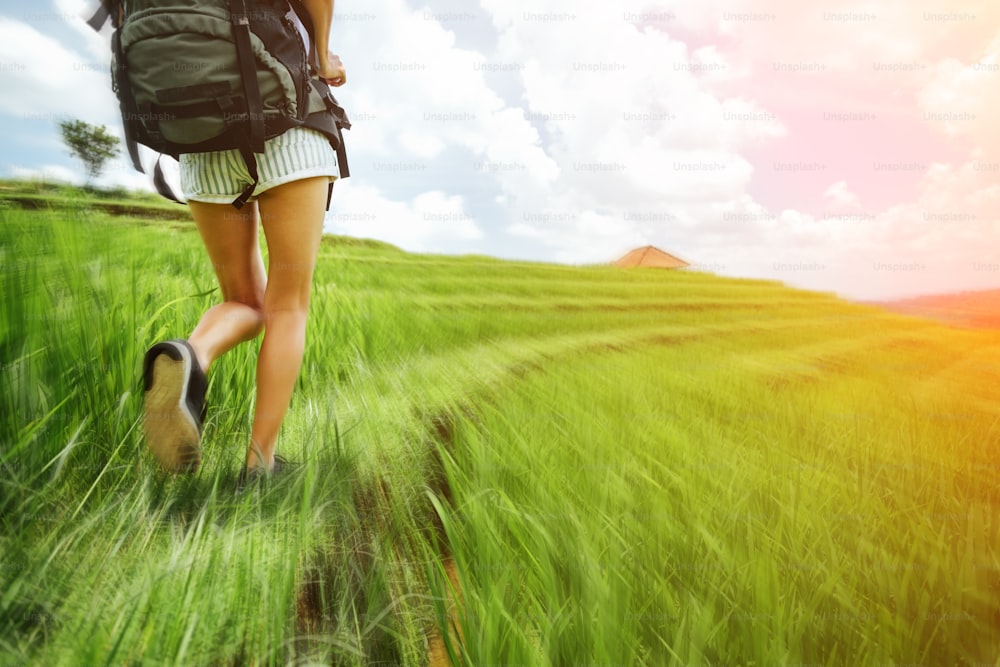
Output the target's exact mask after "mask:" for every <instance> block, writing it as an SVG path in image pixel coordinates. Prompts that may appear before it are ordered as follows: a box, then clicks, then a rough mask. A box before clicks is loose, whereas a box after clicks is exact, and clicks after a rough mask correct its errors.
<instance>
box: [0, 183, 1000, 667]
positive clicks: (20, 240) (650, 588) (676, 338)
mask: <svg viewBox="0 0 1000 667" xmlns="http://www.w3.org/2000/svg"><path fill="white" fill-rule="evenodd" d="M74 197H75V195H70V196H69V197H68V198H67V199H65V200H63V201H61V202H60V207H59V208H57V209H53V210H51V211H48V212H46V211H38V212H25V211H20V210H17V209H13V208H4V209H0V267H2V271H0V281H2V285H0V294H2V305H0V351H2V355H3V356H2V359H3V367H2V369H0V370H2V374H0V383H2V386H3V391H2V393H0V406H2V408H3V409H2V416H0V447H2V449H0V465H2V466H3V472H4V475H3V482H2V484H0V517H2V518H0V523H2V528H3V530H2V533H0V554H2V555H0V591H2V592H0V662H15V663H20V662H27V663H38V664H81V663H88V664H89V663H95V664H122V663H139V662H142V663H144V664H145V663H166V664H210V663H216V664H217V663H234V664H244V663H256V664H286V663H295V664H307V663H310V662H320V663H334V664H345V665H367V664H414V665H418V664H424V663H426V661H427V656H428V642H429V640H428V638H429V637H433V636H434V635H439V636H441V637H442V638H443V639H444V643H445V644H446V645H448V648H449V649H450V651H451V653H452V655H453V657H454V658H455V659H456V660H458V661H464V662H465V663H466V664H557V665H570V664H629V665H631V664H649V665H660V664H734V665H735V664H758V665H762V664H793V663H794V664H799V663H805V664H877V663H882V664H890V663H894V662H895V663H900V662H917V663H923V664H956V663H960V662H963V661H965V662H980V663H984V664H994V663H995V662H996V660H997V653H996V649H995V648H994V638H993V636H992V634H991V632H992V628H993V627H995V625H994V623H995V620H996V618H1000V616H997V609H996V603H995V602H994V600H995V599H996V593H997V591H996V582H997V578H996V572H997V568H998V561H997V557H996V550H995V547H994V544H995V543H996V541H995V538H996V534H997V531H996V518H995V516H994V512H993V511H992V508H993V506H994V503H995V501H996V496H995V491H994V489H996V488H997V482H998V481H1000V480H998V479H997V468H996V465H995V463H993V454H994V452H993V445H994V444H995V443H996V441H997V437H998V426H997V416H998V413H997V409H996V407H995V406H996V405H997V398H998V396H997V393H998V390H997V389H996V387H997V386H998V385H997V382H996V380H997V378H998V376H1000V372H998V371H1000V366H998V364H997V362H996V356H995V355H996V351H997V343H998V340H1000V339H998V337H997V336H996V335H995V334H989V333H972V332H958V331H952V330H948V329H945V328H942V327H940V326H938V325H934V324H930V323H924V322H920V321H917V320H911V319H905V318H900V317H894V316H890V315H886V314H883V313H881V312H880V311H877V310H875V309H873V308H869V307H862V306H856V305H852V304H848V303H845V302H842V301H839V300H837V299H834V298H832V297H830V296H827V295H822V294H815V293H808V292H802V291H796V290H791V289H788V288H785V287H782V286H780V285H777V284H774V283H768V282H762V281H738V280H728V279H721V278H716V277H713V276H709V275H704V274H697V273H684V272H657V271H629V272H622V271H617V270H612V269H608V268H601V267H594V268H571V267H559V266H551V265H542V264H530V263H514V262H500V261H492V260H488V259H484V258H481V257H470V258H454V257H435V256H417V255H409V254H406V253H403V252H400V251H398V250H396V249H394V248H391V247H388V246H385V245H380V244H374V243H370V244H369V243H355V242H351V243H348V242H343V241H338V240H337V239H327V240H325V241H324V244H323V248H322V249H321V257H320V262H319V265H318V268H317V275H316V283H315V288H314V297H313V306H312V315H311V319H310V325H309V326H310V329H309V334H308V335H309V342H308V345H307V352H306V358H305V362H304V367H303V373H302V376H301V379H300V382H299V388H298V391H297V393H296V395H295V396H294V398H293V404H292V407H291V411H290V414H289V417H288V419H287V421H286V424H285V426H284V428H283V431H282V435H281V439H280V441H279V450H280V451H281V452H282V453H283V454H285V455H287V456H289V457H290V458H293V459H296V460H300V461H303V462H304V463H305V465H304V466H302V468H301V469H300V470H298V471H296V472H295V473H293V474H291V475H290V476H289V477H287V478H285V479H283V480H279V481H278V482H277V483H276V484H274V485H271V486H268V487H265V488H262V489H260V490H257V491H254V492H250V493H243V494H240V493H237V492H236V491H235V489H234V481H235V477H236V475H237V471H238V469H239V466H240V464H241V463H242V459H243V455H244V451H245V447H246V443H247V441H248V438H249V429H250V419H251V414H252V407H253V395H252V391H251V389H252V386H253V383H252V378H253V366H254V360H255V357H256V352H257V349H258V343H250V344H247V345H245V346H242V347H240V348H237V349H236V350H233V351H232V352H231V353H229V354H228V355H226V356H225V357H223V358H222V359H221V360H219V361H218V362H217V363H216V365H215V366H214V367H213V370H212V374H211V378H210V386H209V402H210V410H209V418H208V421H207V423H206V427H205V433H204V449H205V455H204V464H203V468H202V470H201V471H199V473H198V474H197V475H194V476H191V477H181V478H173V477H166V476H163V475H162V474H160V473H159V472H158V471H157V470H156V469H155V467H154V466H153V465H151V462H150V460H149V458H148V456H147V455H146V454H145V452H144V449H143V443H142V438H141V429H140V427H139V422H138V415H139V413H140V407H141V385H140V381H139V365H140V359H141V355H142V353H143V352H144V350H145V349H146V347H148V346H149V345H151V344H152V343H153V342H156V341H157V340H160V339H162V338H167V337H177V336H183V335H186V334H187V333H188V332H189V331H190V329H191V328H192V327H193V326H194V324H195V322H196V321H197V318H198V316H199V315H200V313H201V312H203V311H204V310H205V309H206V308H207V307H209V306H210V305H211V304H212V303H214V302H215V301H216V299H217V298H218V297H217V293H216V291H215V282H214V277H213V275H212V273H211V267H210V264H209V262H208V261H207V259H206V258H205V255H204V250H203V249H202V248H201V246H200V242H199V240H198V237H197V234H196V233H193V227H191V226H190V225H185V224H182V223H171V224H169V225H168V224H167V223H164V224H160V225H149V224H145V225H139V224H135V223H134V222H133V221H130V220H128V219H123V218H113V217H109V216H107V215H105V214H103V213H99V212H98V211H97V209H95V208H94V207H93V206H92V201H91V200H90V199H89V198H87V197H80V198H74ZM444 563H453V564H454V572H451V571H450V570H449V568H448V567H445V566H444ZM449 567H450V566H449ZM449 574H452V575H453V576H454V577H455V578H456V579H457V581H458V583H459V587H458V590H457V591H456V590H449V589H450V588H453V587H452V586H451V585H450V581H451V579H450V578H449ZM456 621H457V622H458V624H459V626H460V630H457V631H456V630H449V629H448V626H449V625H450V624H453V623H454V622H456Z"/></svg>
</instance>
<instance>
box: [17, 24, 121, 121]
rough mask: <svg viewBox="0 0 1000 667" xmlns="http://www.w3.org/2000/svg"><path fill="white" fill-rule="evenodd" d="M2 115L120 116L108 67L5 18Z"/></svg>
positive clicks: (104, 118) (89, 118) (99, 118)
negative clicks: (12, 92)
mask: <svg viewBox="0 0 1000 667" xmlns="http://www.w3.org/2000/svg"><path fill="white" fill-rule="evenodd" d="M0 61H2V62H3V63H4V67H3V68H0V87H2V89H3V90H4V91H17V92H16V94H10V93H5V94H4V95H2V96H0V113H3V114H7V115H10V116H15V117H18V118H27V119H32V118H34V119H44V118H48V119H52V120H55V119H57V118H61V117H68V116H72V117H74V118H80V119H82V120H86V121H87V122H91V123H96V124H110V123H113V122H114V121H115V119H116V118H117V110H118V103H117V101H116V100H115V97H114V94H113V93H112V92H111V86H110V78H109V74H108V72H107V69H106V68H104V67H103V66H101V65H100V64H95V63H94V62H93V61H92V60H90V59H89V58H85V57H82V56H81V55H80V54H78V53H76V52H75V51H72V50H70V49H68V48H66V47H65V46H63V45H62V44H61V43H60V42H59V41H57V40H56V39H54V38H52V37H50V36H49V35H46V34H44V33H42V32H40V31H39V30H37V29H36V28H34V27H32V26H30V25H28V24H27V23H24V22H22V21H15V20H13V19H9V18H4V17H0Z"/></svg>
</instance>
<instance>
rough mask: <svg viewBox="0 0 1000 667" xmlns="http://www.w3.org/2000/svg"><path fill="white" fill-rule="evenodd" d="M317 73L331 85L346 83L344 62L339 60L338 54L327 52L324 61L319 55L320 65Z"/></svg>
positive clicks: (336, 85) (337, 85)
mask: <svg viewBox="0 0 1000 667" xmlns="http://www.w3.org/2000/svg"><path fill="white" fill-rule="evenodd" d="M317 73H318V74H319V78H321V79H323V81H326V82H327V83H328V84H330V85H331V86H334V87H339V86H343V85H344V84H345V83H347V72H346V71H345V70H344V63H342V62H340V56H338V55H334V54H332V53H327V54H326V61H325V62H324V61H323V59H322V56H320V67H319V68H318V72H317Z"/></svg>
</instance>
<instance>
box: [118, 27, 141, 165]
mask: <svg viewBox="0 0 1000 667" xmlns="http://www.w3.org/2000/svg"><path fill="white" fill-rule="evenodd" d="M111 48H112V50H113V51H114V54H115V85H117V86H118V91H119V92H120V94H119V96H118V99H119V100H121V102H120V103H119V106H120V107H121V112H122V124H123V126H124V129H125V146H126V147H127V148H128V155H129V157H130V158H132V166H133V167H135V170H136V171H138V172H139V173H140V174H145V173H146V170H145V169H143V168H142V161H141V160H140V159H139V145H138V144H137V143H136V140H135V126H136V125H137V124H138V123H139V109H138V107H136V104H135V96H134V95H133V94H132V83H131V82H130V81H129V78H128V70H127V69H126V68H125V51H124V50H123V49H122V36H121V31H119V30H115V32H114V34H113V35H112V36H111ZM130 114H131V118H129V115H130Z"/></svg>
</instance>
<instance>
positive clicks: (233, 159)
mask: <svg viewBox="0 0 1000 667" xmlns="http://www.w3.org/2000/svg"><path fill="white" fill-rule="evenodd" d="M180 158H181V159H180V176H181V190H182V191H183V192H184V196H185V197H186V198H187V199H189V200H191V201H200V202H206V203H208V204H229V203H231V202H232V201H233V200H234V199H236V197H238V196H239V194H240V193H241V192H243V188H245V187H246V186H247V185H249V184H250V183H251V182H252V181H253V179H251V178H250V174H249V172H247V166H246V164H245V163H244V162H243V158H242V157H241V156H240V152H239V151H238V150H236V149H232V150H226V151H213V152H210V153H182V154H181V156H180ZM257 173H258V174H259V176H260V180H259V181H258V182H257V187H256V189H254V191H253V196H252V197H251V198H250V200H251V201H252V200H253V199H254V197H256V196H257V195H259V194H260V193H262V192H264V191H265V190H269V189H271V188H273V187H275V186H276V185H281V184H282V183H289V182H291V181H297V180H300V179H303V178H311V177H313V176H327V177H329V179H330V181H334V180H336V179H337V176H338V175H339V174H340V170H339V169H338V167H337V153H336V151H334V150H333V147H332V146H331V145H330V141H329V140H328V139H327V138H326V137H324V136H323V135H322V134H320V133H319V132H316V131H315V130H309V129H306V128H304V127H293V128H292V129H290V130H288V131H286V132H284V133H283V134H280V135H278V136H276V137H274V138H272V139H268V140H267V142H266V143H265V144H264V154H263V155H261V154H258V155H257Z"/></svg>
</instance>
